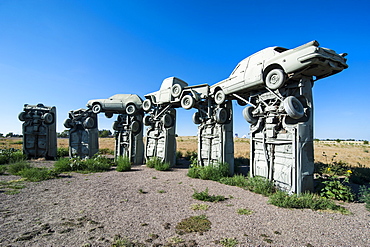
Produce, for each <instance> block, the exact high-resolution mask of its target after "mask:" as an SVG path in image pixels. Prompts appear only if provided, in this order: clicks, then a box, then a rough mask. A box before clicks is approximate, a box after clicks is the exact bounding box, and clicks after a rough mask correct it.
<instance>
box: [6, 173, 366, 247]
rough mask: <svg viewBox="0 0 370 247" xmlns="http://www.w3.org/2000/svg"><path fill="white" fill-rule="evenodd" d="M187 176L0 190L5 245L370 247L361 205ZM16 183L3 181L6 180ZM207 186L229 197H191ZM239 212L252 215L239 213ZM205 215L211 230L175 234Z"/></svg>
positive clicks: (89, 179) (100, 178) (130, 176)
mask: <svg viewBox="0 0 370 247" xmlns="http://www.w3.org/2000/svg"><path fill="white" fill-rule="evenodd" d="M186 173H187V170H186V169H181V168H175V169H174V170H173V171H169V172H159V171H156V170H154V169H150V168H147V167H144V166H136V167H133V171H130V172H124V173H119V172H116V171H110V172H104V173H94V174H78V173H71V175H70V176H65V177H63V178H60V179H52V180H47V181H42V182H38V183H31V182H26V183H25V185H26V188H24V189H21V190H20V193H19V194H15V195H7V194H5V193H3V192H2V193H0V215H1V218H0V245H1V246H111V245H112V242H113V238H114V236H115V235H120V236H122V237H128V238H129V239H131V240H136V241H138V242H140V243H143V244H145V245H146V246H161V245H165V244H167V243H169V242H171V241H172V242H175V240H176V239H177V240H178V241H179V239H182V240H184V241H185V245H184V243H183V244H182V246H221V245H220V244H219V243H217V241H218V240H221V239H225V238H230V239H231V238H235V239H236V240H237V241H238V243H239V245H238V246H370V212H369V211H366V209H365V206H364V204H359V203H345V204H343V206H344V207H346V208H348V209H349V210H350V211H351V212H352V213H353V214H352V215H341V214H337V213H327V212H317V211H311V210H308V209H307V210H294V209H283V208H278V207H276V206H273V205H269V204H267V198H265V197H263V196H261V195H258V194H254V193H251V192H249V191H246V190H243V189H241V188H238V187H232V186H227V185H223V184H220V183H217V182H213V181H205V180H198V179H192V178H189V177H187V176H186ZM18 178H19V177H16V176H0V180H2V181H4V180H8V181H9V180H12V179H18ZM206 188H209V193H210V194H216V195H224V196H226V197H228V198H229V199H228V200H226V201H224V202H218V203H206V202H201V201H197V200H195V199H193V198H192V194H193V193H194V191H193V189H196V190H198V191H203V190H205V189H206ZM140 191H141V192H144V193H141V192H140ZM196 203H202V204H208V205H209V206H210V207H209V209H208V210H207V211H203V210H200V211H194V210H192V209H191V208H190V206H191V205H192V204H196ZM240 208H246V209H250V210H252V211H253V213H252V214H251V215H239V214H238V213H237V212H236V211H237V210H238V209H240ZM201 214H204V215H206V216H207V217H208V219H209V220H210V221H211V223H212V226H211V230H210V231H207V232H204V233H203V234H199V233H189V234H184V235H178V234H176V229H175V227H176V225H177V224H178V223H179V222H180V221H181V220H182V219H184V218H188V217H190V216H195V215H201ZM195 243H196V244H197V245H195ZM178 246H181V245H178Z"/></svg>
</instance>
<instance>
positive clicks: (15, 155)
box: [0, 148, 27, 165]
mask: <svg viewBox="0 0 370 247" xmlns="http://www.w3.org/2000/svg"><path fill="white" fill-rule="evenodd" d="M26 159H27V157H26V155H24V154H23V152H22V151H21V150H18V149H14V148H8V149H1V150H0V165H2V164H8V163H15V162H19V161H22V160H26Z"/></svg>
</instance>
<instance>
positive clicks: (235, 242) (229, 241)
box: [220, 238, 239, 247]
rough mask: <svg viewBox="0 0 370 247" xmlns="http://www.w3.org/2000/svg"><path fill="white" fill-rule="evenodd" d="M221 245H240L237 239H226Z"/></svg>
mask: <svg viewBox="0 0 370 247" xmlns="http://www.w3.org/2000/svg"><path fill="white" fill-rule="evenodd" d="M220 244H221V245H222V246H225V247H234V246H237V245H238V244H239V242H238V240H237V239H236V238H224V239H221V240H220Z"/></svg>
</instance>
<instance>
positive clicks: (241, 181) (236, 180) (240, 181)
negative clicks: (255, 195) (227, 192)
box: [220, 174, 248, 188]
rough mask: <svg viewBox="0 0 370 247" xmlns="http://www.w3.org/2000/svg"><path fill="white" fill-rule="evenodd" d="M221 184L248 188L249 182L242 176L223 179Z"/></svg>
mask: <svg viewBox="0 0 370 247" xmlns="http://www.w3.org/2000/svg"><path fill="white" fill-rule="evenodd" d="M220 183H222V184H226V185H231V186H238V187H241V188H245V187H247V184H248V181H247V178H246V177H244V176H243V175H241V174H240V175H234V176H232V177H223V178H221V179H220Z"/></svg>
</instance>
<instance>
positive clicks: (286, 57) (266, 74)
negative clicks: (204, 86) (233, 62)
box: [211, 41, 348, 104]
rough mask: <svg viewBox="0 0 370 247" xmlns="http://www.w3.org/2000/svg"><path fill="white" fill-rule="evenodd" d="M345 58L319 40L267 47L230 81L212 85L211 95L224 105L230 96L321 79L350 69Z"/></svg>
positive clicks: (239, 67) (242, 65)
mask: <svg viewBox="0 0 370 247" xmlns="http://www.w3.org/2000/svg"><path fill="white" fill-rule="evenodd" d="M346 55H347V54H346V53H342V54H337V53H336V52H335V51H333V50H330V49H327V48H323V47H319V43H318V42H317V41H311V42H308V43H307V44H304V45H302V46H299V47H297V48H294V49H287V48H283V47H277V46H275V47H268V48H265V49H263V50H261V51H259V52H257V53H255V54H253V55H251V56H249V57H247V58H245V59H244V60H242V61H241V62H240V63H239V64H238V65H237V66H236V67H235V69H234V71H233V72H232V73H231V75H230V76H229V78H227V79H225V80H222V81H220V82H218V83H216V84H214V85H213V86H211V93H212V94H213V95H214V98H215V101H216V103H217V104H222V103H223V102H224V101H225V99H226V96H227V95H231V94H234V93H240V94H243V93H248V92H250V91H251V90H258V89H262V88H265V87H267V88H269V89H272V90H275V89H278V88H280V87H282V86H283V85H284V84H285V83H286V82H288V80H289V79H299V78H300V77H302V76H309V77H311V76H313V77H315V80H318V79H322V78H325V77H328V76H330V75H333V74H336V73H338V72H341V71H342V70H343V69H346V68H348V65H347V64H346V61H347V59H346V58H345V56H346Z"/></svg>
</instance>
